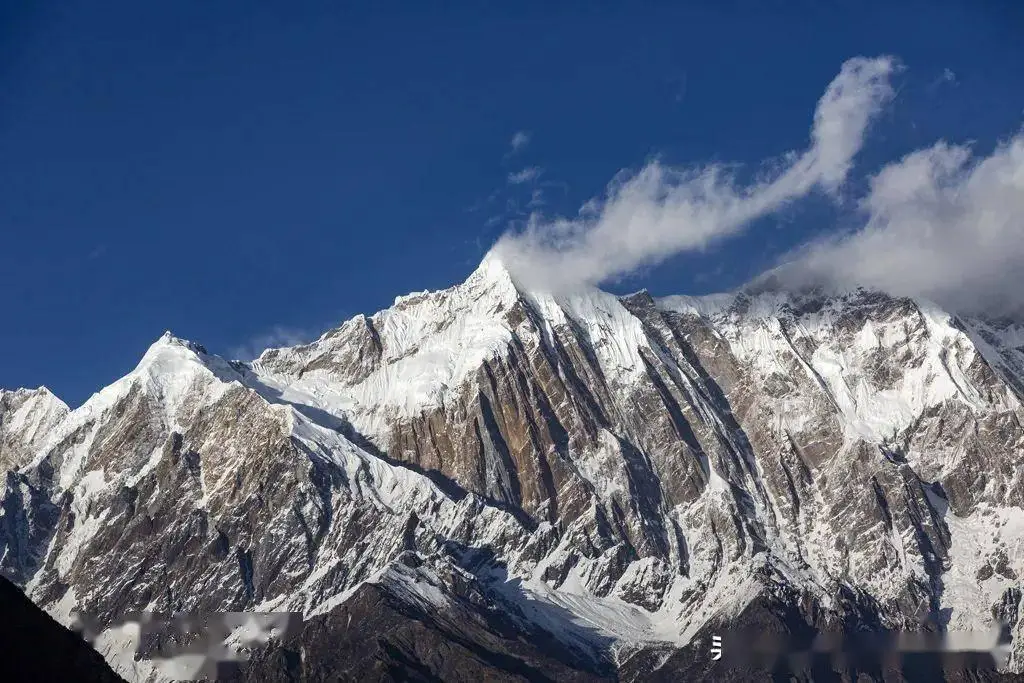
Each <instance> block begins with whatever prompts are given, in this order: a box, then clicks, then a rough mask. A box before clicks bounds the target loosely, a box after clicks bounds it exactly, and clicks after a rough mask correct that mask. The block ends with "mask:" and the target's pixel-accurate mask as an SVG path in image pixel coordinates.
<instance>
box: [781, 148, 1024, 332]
mask: <svg viewBox="0 0 1024 683" xmlns="http://www.w3.org/2000/svg"><path fill="white" fill-rule="evenodd" d="M861 209H862V210H863V212H864V214H865V221H864V224H863V227H861V228H860V229H858V230H856V231H854V232H852V233H848V234H845V235H840V236H833V237H830V238H828V239H825V240H822V241H818V242H815V243H813V244H810V245H807V246H805V247H803V248H802V249H800V250H798V251H797V252H795V253H794V254H791V256H790V259H791V260H790V262H789V263H788V264H787V265H786V266H784V267H783V268H782V269H780V270H779V271H778V272H777V273H776V274H777V276H778V277H780V278H781V280H782V281H783V283H788V284H793V285H797V286H802V285H806V284H826V285H837V286H841V287H852V286H858V285H859V286H865V287H873V288H877V289H881V290H883V291H888V292H890V293H893V294H896V295H902V296H918V297H924V298H927V299H930V300H932V301H935V302H937V303H939V304H942V305H944V306H946V307H948V308H950V309H953V310H956V311H962V312H969V313H979V312H987V313H992V314H1006V315H1020V314H1024V132H1022V133H1018V134H1017V135H1016V136H1015V137H1013V138H1011V139H1010V140H1009V141H1007V142H1005V143H1003V144H1001V145H1000V146H998V147H997V148H996V149H995V150H994V151H993V153H992V154H990V155H989V156H985V157H981V158H977V157H976V156H975V155H974V154H973V153H972V150H971V148H970V147H968V146H963V145H950V144H948V143H945V142H939V143H937V144H936V145H934V146H932V147H930V148H928V149H923V150H919V151H916V152H913V153H912V154H909V155H907V156H906V157H904V158H903V159H901V160H899V161H897V162H895V163H892V164H889V165H887V166H885V167H884V168H883V169H882V170H881V171H879V172H878V173H877V174H876V175H875V176H873V178H872V179H871V186H870V192H869V193H868V195H867V197H866V198H865V199H864V200H863V202H862V204H861Z"/></svg>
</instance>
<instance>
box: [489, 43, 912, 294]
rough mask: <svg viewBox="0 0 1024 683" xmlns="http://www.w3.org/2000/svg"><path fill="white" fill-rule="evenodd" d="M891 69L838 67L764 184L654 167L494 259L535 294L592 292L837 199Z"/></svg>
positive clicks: (716, 171)
mask: <svg viewBox="0 0 1024 683" xmlns="http://www.w3.org/2000/svg"><path fill="white" fill-rule="evenodd" d="M897 68H898V64H897V62H896V61H895V60H894V59H893V58H891V57H879V58H874V59H867V58H863V57H858V58H854V59H851V60H849V61H847V62H846V63H844V64H843V66H842V69H841V70H840V72H839V74H838V75H837V76H836V78H835V79H834V80H833V81H832V82H831V83H830V84H829V86H828V88H827V89H826V90H825V93H824V95H823V96H822V97H821V99H820V100H819V101H818V106H817V109H816V110H815V114H814V123H813V126H812V128H811V145H810V147H809V148H808V149H806V150H805V151H803V152H799V153H797V152H790V153H789V154H787V155H786V156H785V157H784V162H783V163H782V164H781V168H778V167H777V168H775V169H774V170H771V171H768V172H766V174H765V175H766V177H763V178H762V179H759V180H756V181H753V182H751V183H745V184H744V183H741V182H739V181H738V180H737V179H736V175H735V173H734V168H735V167H729V166H726V165H721V164H716V165H709V166H703V167H698V168H688V169H679V168H673V167H670V166H666V165H664V164H662V163H661V162H660V161H657V160H656V161H652V162H651V163H649V164H647V165H646V166H645V167H644V168H643V169H641V170H640V171H639V172H637V173H633V174H630V173H626V172H623V173H621V174H620V175H619V177H617V178H616V179H615V180H613V182H612V183H611V184H610V185H609V186H608V188H607V190H606V193H605V195H604V196H603V197H600V198H596V199H593V200H591V201H590V202H587V203H586V204H585V205H584V207H583V208H581V210H580V212H579V213H578V215H577V216H576V217H574V218H557V219H554V220H548V219H546V218H543V217H540V216H538V215H536V214H535V215H533V216H532V217H531V218H530V220H529V221H528V224H527V226H526V227H525V228H524V229H523V230H520V231H514V232H508V233H506V234H505V235H503V236H502V237H501V239H499V241H498V243H497V244H496V245H495V247H494V249H495V253H497V254H498V255H499V256H500V257H501V258H502V259H503V260H504V261H505V263H506V265H507V266H508V267H509V268H510V269H511V270H512V271H513V273H514V274H515V275H516V276H517V277H518V278H520V279H522V280H526V281H529V282H530V284H532V285H533V286H541V287H550V288H566V287H576V286H580V285H592V284H598V283H600V282H603V281H606V280H609V279H612V278H616V277H621V276H624V275H627V274H629V273H632V272H635V271H636V270H638V269H641V268H644V267H648V266H653V265H656V264H657V263H660V262H662V261H664V260H665V259H667V258H669V257H670V256H673V255H675V254H679V253H682V252H686V251H694V250H699V249H703V248H705V247H707V246H708V245H710V244H712V243H714V242H716V241H719V240H722V239H724V238H727V237H729V236H732V235H736V234H737V233H739V232H741V231H742V230H744V229H745V228H746V227H747V226H749V225H750V224H751V223H752V222H753V221H755V220H756V219H758V218H760V217H762V216H765V215H768V214H770V213H772V212H774V211H776V210H778V209H779V208H781V207H783V206H785V205H787V204H788V203H790V202H792V201H794V200H796V199H799V198H801V197H803V196H806V195H807V194H808V193H810V192H811V191H812V190H813V189H815V188H820V189H822V190H824V191H825V192H828V193H832V194H835V193H836V192H837V190H838V189H839V187H840V186H841V184H842V183H843V181H844V180H845V178H846V177H847V175H848V174H849V172H850V168H851V166H852V163H853V158H854V156H855V155H856V154H857V152H858V151H859V150H860V148H861V145H862V144H863V140H864V136H865V133H866V131H867V128H868V125H869V123H870V122H871V120H872V118H873V117H874V116H875V115H876V114H877V113H878V112H879V111H880V110H881V108H882V107H883V106H884V105H885V104H886V102H888V101H889V100H890V99H891V98H892V96H893V89H892V87H891V85H890V82H889V81H890V77H891V75H892V74H893V72H894V71H895V70H896V69H897Z"/></svg>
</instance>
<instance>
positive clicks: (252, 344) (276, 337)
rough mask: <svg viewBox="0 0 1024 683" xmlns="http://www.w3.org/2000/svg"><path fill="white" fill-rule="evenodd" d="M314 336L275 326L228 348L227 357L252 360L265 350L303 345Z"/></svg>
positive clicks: (303, 331) (306, 331)
mask: <svg viewBox="0 0 1024 683" xmlns="http://www.w3.org/2000/svg"><path fill="white" fill-rule="evenodd" d="M316 336H317V333H311V332H309V331H308V330H300V329H296V328H293V327H285V326H283V325H275V326H274V327H272V328H271V329H270V330H267V331H266V332H261V333H260V334H257V335H255V336H253V337H252V338H250V339H249V340H247V341H246V342H245V343H244V344H240V345H238V346H234V347H232V348H230V349H229V350H228V355H229V356H230V357H231V358H236V359H238V360H252V359H254V358H257V357H258V356H259V355H260V354H261V353H263V352H264V351H265V350H267V349H275V348H280V347H282V346H296V345H298V344H305V343H307V342H309V341H310V340H312V339H313V338H315V337H316Z"/></svg>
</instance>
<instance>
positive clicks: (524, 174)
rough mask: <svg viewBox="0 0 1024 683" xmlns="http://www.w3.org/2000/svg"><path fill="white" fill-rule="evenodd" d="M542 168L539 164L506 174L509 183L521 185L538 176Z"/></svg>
mask: <svg viewBox="0 0 1024 683" xmlns="http://www.w3.org/2000/svg"><path fill="white" fill-rule="evenodd" d="M542 172H543V169H542V168H540V167H539V166H527V167H526V168H524V169H522V170H521V171H516V172H515V173H509V174H508V183H509V185H522V184H523V183H530V182H533V181H534V180H536V179H537V178H539V177H540V174H541V173H542Z"/></svg>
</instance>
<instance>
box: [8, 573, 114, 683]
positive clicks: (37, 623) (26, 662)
mask: <svg viewBox="0 0 1024 683" xmlns="http://www.w3.org/2000/svg"><path fill="white" fill-rule="evenodd" d="M122 680H123V679H122V678H121V677H120V676H118V675H117V674H115V673H114V671H113V670H112V669H111V668H110V667H109V666H108V665H107V663H106V661H104V659H103V657H101V656H100V655H99V653H98V652H96V651H95V650H93V649H92V648H91V647H90V646H89V644H88V643H86V642H85V641H84V640H82V638H80V637H79V636H78V635H76V634H75V633H73V632H71V631H69V630H68V629H66V628H64V627H63V626H61V625H60V624H58V623H57V622H56V621H54V620H53V619H51V618H50V616H49V615H48V614H46V612H44V611H43V610H41V609H39V608H38V607H36V606H35V605H34V604H32V601H30V600H29V599H28V598H26V597H25V595H24V593H22V592H21V591H20V590H19V589H18V587H17V586H15V585H14V584H13V583H11V582H10V581H8V580H7V579H5V578H2V577H0V681H11V682H14V681H19V682H22V681H23V682H24V683H30V682H32V681H40V682H43V681H47V682H49V681H53V682H57V681H67V682H68V683H75V682H78V681H82V682H83V683H84V682H85V681H95V682H97V683H99V682H101V681H102V682H104V683H105V682H107V681H110V682H113V681H122Z"/></svg>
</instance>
